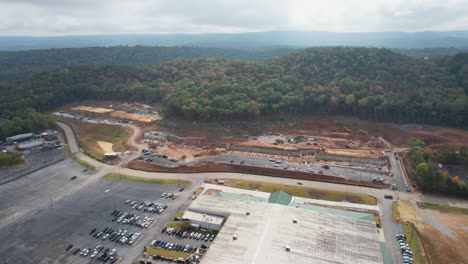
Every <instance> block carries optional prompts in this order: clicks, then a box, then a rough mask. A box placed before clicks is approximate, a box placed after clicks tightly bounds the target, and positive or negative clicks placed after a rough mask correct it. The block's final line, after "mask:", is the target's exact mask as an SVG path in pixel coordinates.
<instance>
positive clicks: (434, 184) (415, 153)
mask: <svg viewBox="0 0 468 264" xmlns="http://www.w3.org/2000/svg"><path fill="white" fill-rule="evenodd" d="M409 146H410V151H409V152H408V155H407V157H408V159H409V162H410V166H411V168H412V174H413V175H414V176H415V178H416V181H417V184H418V186H419V188H420V189H421V190H422V191H424V192H433V193H441V194H450V195H456V196H462V197H465V198H466V197H468V186H467V185H466V183H465V182H463V181H462V180H460V178H459V177H458V176H453V177H452V176H450V175H449V174H448V172H447V171H443V170H442V168H440V167H439V166H438V165H437V164H436V163H435V161H436V160H435V157H434V155H433V154H431V152H429V151H428V150H427V149H426V143H425V142H423V141H422V140H420V139H416V138H413V139H411V140H410V142H409ZM457 155H459V156H460V159H467V157H468V151H466V150H465V149H464V148H461V152H459V153H458V154H457Z"/></svg>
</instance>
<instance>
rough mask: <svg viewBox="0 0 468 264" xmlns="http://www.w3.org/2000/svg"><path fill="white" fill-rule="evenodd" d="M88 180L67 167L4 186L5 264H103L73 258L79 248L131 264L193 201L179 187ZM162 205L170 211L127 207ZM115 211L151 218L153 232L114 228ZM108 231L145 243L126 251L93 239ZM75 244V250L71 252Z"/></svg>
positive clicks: (1, 258) (1, 246) (0, 226)
mask: <svg viewBox="0 0 468 264" xmlns="http://www.w3.org/2000/svg"><path fill="white" fill-rule="evenodd" d="M73 175H78V177H77V179H75V180H70V177H72V176H73ZM86 177H89V176H87V175H83V174H82V173H81V168H80V167H79V166H76V165H74V164H73V163H71V162H69V161H64V162H60V163H58V164H57V165H54V166H50V167H48V168H46V169H45V170H41V171H38V172H36V173H33V174H31V175H28V176H26V177H23V178H21V179H19V180H17V181H14V182H11V183H9V184H6V185H2V186H0V199H2V201H5V203H4V202H2V203H1V205H0V216H1V217H2V218H1V219H2V220H1V222H0V233H1V234H2V242H1V243H0V263H31V264H33V263H91V262H92V263H98V262H97V261H96V260H92V259H91V258H90V255H88V256H87V257H80V254H79V252H78V253H77V254H76V255H72V253H73V252H74V251H75V250H76V249H77V248H80V252H81V250H82V249H84V248H95V247H96V246H98V245H102V246H104V248H109V249H110V250H111V249H113V248H115V249H116V251H117V254H118V255H119V256H123V257H124V258H123V260H122V261H121V262H120V263H131V261H132V260H133V259H134V258H135V257H137V256H138V255H139V254H140V253H141V252H142V250H143V247H144V246H145V245H147V244H149V242H150V241H151V240H152V239H153V237H154V235H153V234H156V233H158V234H159V233H160V229H161V228H162V226H163V225H164V223H166V222H167V221H169V220H172V219H173V214H174V213H175V212H177V211H184V210H185V209H186V208H187V207H188V205H189V203H190V201H191V200H189V199H188V197H189V196H190V193H189V192H190V191H189V190H187V189H186V190H185V191H184V192H180V193H179V192H178V190H179V188H178V187H176V186H166V185H154V184H143V183H136V182H126V181H106V180H100V179H96V180H94V181H91V182H89V181H87V180H86ZM80 185H81V186H84V187H82V188H78V186H80ZM106 190H109V192H107V193H106ZM164 192H176V193H178V194H179V197H178V198H177V199H175V200H171V199H162V198H161V194H162V193H164ZM49 194H51V197H52V202H51V201H50V199H49V198H50V197H49ZM59 196H60V198H61V199H58V197H59ZM54 197H55V198H54ZM161 199H162V200H163V202H164V203H166V204H167V205H168V208H167V209H166V211H165V212H163V213H162V214H161V215H159V214H157V213H150V212H144V211H143V210H141V211H139V210H134V209H132V208H131V207H130V206H129V205H128V204H126V201H127V200H132V201H133V200H136V201H138V202H143V201H153V202H154V201H157V200H161ZM27 208H29V209H28V210H26V209H27ZM35 208H37V209H35ZM115 210H120V211H122V212H125V211H126V212H128V213H131V214H135V215H139V216H140V217H143V218H144V217H145V216H147V217H151V218H154V221H153V223H151V224H150V225H149V226H148V228H141V227H138V226H136V225H129V224H123V223H118V222H117V221H114V222H112V220H113V218H114V217H113V216H112V215H111V214H112V213H113V212H114V211H115ZM23 211H24V212H23ZM106 227H109V228H112V229H113V230H119V229H126V230H127V232H128V233H135V232H138V233H141V237H139V238H138V239H136V240H135V241H134V244H133V245H128V244H125V245H123V244H121V243H116V242H112V241H109V240H108V239H105V240H103V239H102V237H101V238H95V237H93V236H92V235H90V234H89V233H90V231H91V230H92V229H94V228H96V229H97V230H103V229H105V228H106ZM70 244H73V247H72V248H71V249H70V250H68V251H66V250H65V249H66V248H67V247H68V246H69V245H70ZM101 254H102V253H101Z"/></svg>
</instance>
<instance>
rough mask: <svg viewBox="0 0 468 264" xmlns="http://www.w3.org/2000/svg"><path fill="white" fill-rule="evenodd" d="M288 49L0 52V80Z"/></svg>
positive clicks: (249, 56) (257, 56)
mask: <svg viewBox="0 0 468 264" xmlns="http://www.w3.org/2000/svg"><path fill="white" fill-rule="evenodd" d="M292 50H293V49H290V48H272V49H249V50H241V49H231V48H201V47H149V46H136V47H124V46H118V47H109V48H102V47H93V48H76V49H50V50H32V51H14V52H11V51H10V52H7V51H0V80H13V79H18V78H25V77H30V76H32V74H34V73H38V72H42V71H47V70H52V69H58V68H63V67H73V66H81V65H144V64H160V63H163V62H165V61H169V60H175V59H195V58H202V57H212V58H229V59H239V60H262V59H269V58H272V57H274V56H279V55H283V54H285V53H287V52H290V51H292Z"/></svg>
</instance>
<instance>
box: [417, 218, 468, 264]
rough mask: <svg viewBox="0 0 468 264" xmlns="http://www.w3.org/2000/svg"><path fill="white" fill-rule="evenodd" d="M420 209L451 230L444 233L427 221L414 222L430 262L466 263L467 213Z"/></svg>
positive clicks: (467, 261)
mask: <svg viewBox="0 0 468 264" xmlns="http://www.w3.org/2000/svg"><path fill="white" fill-rule="evenodd" d="M422 210H423V211H424V213H425V214H426V215H427V217H429V218H431V219H432V220H433V221H436V222H437V223H438V224H440V225H443V226H444V227H445V228H448V229H449V230H450V231H451V234H446V233H445V232H441V231H440V230H439V229H438V228H436V227H434V226H433V225H431V224H429V223H427V222H422V223H417V224H416V226H417V228H418V231H419V233H420V236H421V238H422V241H423V243H424V249H425V251H426V252H428V257H429V258H430V261H431V263H433V264H439V263H440V264H442V263H468V254H466V252H468V215H466V214H457V213H441V212H440V211H438V210H431V209H422Z"/></svg>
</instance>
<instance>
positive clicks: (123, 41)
mask: <svg viewBox="0 0 468 264" xmlns="http://www.w3.org/2000/svg"><path fill="white" fill-rule="evenodd" d="M120 45H128V46H136V45H144V46H182V45H183V46H199V47H223V48H227V47H229V48H253V47H257V48H262V47H271V46H278V45H280V46H295V47H314V46H315V47H316V46H358V47H385V48H406V49H408V48H447V47H465V48H466V47H468V31H463V30H461V31H426V32H353V33H342V32H326V31H302V32H301V31H268V32H251V33H239V34H154V35H142V34H133V35H84V36H58V37H28V36H22V37H15V36H12V37H8V36H4V37H0V50H31V49H51V48H82V47H109V46H120Z"/></svg>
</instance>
